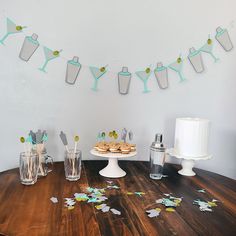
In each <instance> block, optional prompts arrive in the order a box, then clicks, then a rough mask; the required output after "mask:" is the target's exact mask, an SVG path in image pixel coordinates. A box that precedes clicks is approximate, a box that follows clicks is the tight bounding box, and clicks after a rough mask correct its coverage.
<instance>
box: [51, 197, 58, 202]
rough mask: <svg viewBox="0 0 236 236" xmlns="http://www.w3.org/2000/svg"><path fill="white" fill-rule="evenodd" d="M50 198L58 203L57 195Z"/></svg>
mask: <svg viewBox="0 0 236 236" xmlns="http://www.w3.org/2000/svg"><path fill="white" fill-rule="evenodd" d="M50 200H51V201H52V202H53V203H58V200H57V198H56V197H51V198H50Z"/></svg>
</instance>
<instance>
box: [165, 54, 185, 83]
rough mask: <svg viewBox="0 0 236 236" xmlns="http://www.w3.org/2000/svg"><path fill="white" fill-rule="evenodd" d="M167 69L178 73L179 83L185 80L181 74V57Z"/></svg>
mask: <svg viewBox="0 0 236 236" xmlns="http://www.w3.org/2000/svg"><path fill="white" fill-rule="evenodd" d="M168 67H169V68H170V69H172V70H174V71H175V72H177V73H178V75H179V79H180V82H183V81H185V80H186V79H185V78H184V76H183V73H182V70H183V60H182V58H181V57H178V58H177V60H176V61H175V62H173V63H171V64H170V65H169V66H168Z"/></svg>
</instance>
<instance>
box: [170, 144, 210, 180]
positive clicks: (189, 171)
mask: <svg viewBox="0 0 236 236" xmlns="http://www.w3.org/2000/svg"><path fill="white" fill-rule="evenodd" d="M167 153H168V154H169V155H170V156H173V157H176V158H179V159H183V160H182V162H181V165H182V169H181V170H179V171H178V173H179V174H181V175H184V176H195V175H196V173H195V172H194V171H193V167H194V164H195V161H200V160H208V159H211V155H207V156H202V157H187V156H183V155H180V154H178V153H177V152H176V151H175V150H174V149H173V148H171V149H168V150H167Z"/></svg>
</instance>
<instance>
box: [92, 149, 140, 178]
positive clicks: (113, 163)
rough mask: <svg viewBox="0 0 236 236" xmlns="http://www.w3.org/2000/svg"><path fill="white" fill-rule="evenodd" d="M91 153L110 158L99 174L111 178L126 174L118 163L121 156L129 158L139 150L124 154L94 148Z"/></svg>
mask: <svg viewBox="0 0 236 236" xmlns="http://www.w3.org/2000/svg"><path fill="white" fill-rule="evenodd" d="M90 153H91V154H92V155H94V156H98V157H106V158H108V165H107V166H106V167H105V168H104V169H102V170H100V171H99V174H100V175H102V176H104V177H109V178H120V177H123V176H125V175H126V172H125V171H123V170H122V169H121V168H120V167H119V165H118V159H119V158H128V157H133V156H136V155H137V152H136V151H135V152H130V153H129V154H122V153H111V152H108V153H104V154H103V153H99V152H98V151H96V150H95V149H92V150H91V151H90Z"/></svg>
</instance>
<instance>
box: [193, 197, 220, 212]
mask: <svg viewBox="0 0 236 236" xmlns="http://www.w3.org/2000/svg"><path fill="white" fill-rule="evenodd" d="M193 204H194V205H198V206H199V209H200V211H209V212H212V209H211V208H212V207H215V206H217V204H216V203H215V202H205V201H201V200H199V199H197V200H194V201H193Z"/></svg>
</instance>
